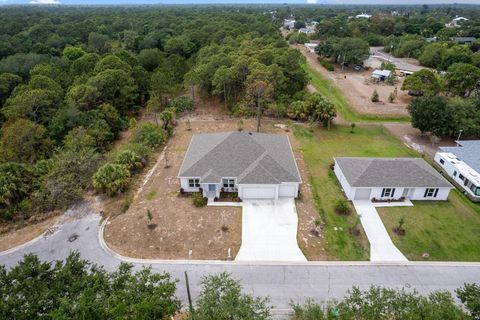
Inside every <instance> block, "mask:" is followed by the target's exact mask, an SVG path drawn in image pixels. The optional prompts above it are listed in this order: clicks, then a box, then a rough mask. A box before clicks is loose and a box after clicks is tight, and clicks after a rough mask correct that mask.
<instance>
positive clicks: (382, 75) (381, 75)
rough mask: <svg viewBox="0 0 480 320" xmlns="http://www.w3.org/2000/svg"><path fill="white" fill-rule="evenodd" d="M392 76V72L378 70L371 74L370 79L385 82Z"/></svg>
mask: <svg viewBox="0 0 480 320" xmlns="http://www.w3.org/2000/svg"><path fill="white" fill-rule="evenodd" d="M391 76H392V71H390V70H379V69H375V70H373V72H372V78H374V79H377V80H380V81H385V80H387V79H388V78H390V77H391Z"/></svg>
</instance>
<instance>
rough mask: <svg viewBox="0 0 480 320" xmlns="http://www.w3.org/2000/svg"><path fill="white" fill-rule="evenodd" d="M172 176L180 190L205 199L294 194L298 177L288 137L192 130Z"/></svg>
mask: <svg viewBox="0 0 480 320" xmlns="http://www.w3.org/2000/svg"><path fill="white" fill-rule="evenodd" d="M178 178H179V179H180V185H181V188H182V189H183V190H184V191H185V192H198V191H202V192H203V195H204V196H205V197H208V198H214V197H219V195H220V192H221V191H224V192H238V196H239V197H240V198H241V199H273V200H275V199H278V198H280V197H292V198H296V197H297V195H298V189H299V184H300V182H301V179H300V174H299V172H298V168H297V164H296V162H295V157H294V155H293V152H292V148H291V146H290V142H289V140H288V136H287V135H277V134H266V133H253V132H221V133H205V134H195V135H193V137H192V140H191V141H190V145H189V147H188V150H187V153H186V154H185V158H184V159H183V163H182V166H181V168H180V172H179V174H178Z"/></svg>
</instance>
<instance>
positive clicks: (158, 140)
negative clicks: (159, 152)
mask: <svg viewBox="0 0 480 320" xmlns="http://www.w3.org/2000/svg"><path fill="white" fill-rule="evenodd" d="M133 140H134V142H137V143H141V144H144V145H146V146H148V147H150V148H156V147H158V146H159V145H161V144H162V143H164V142H165V140H166V134H165V130H163V129H162V128H161V127H159V126H156V125H154V124H153V123H144V124H142V125H141V126H140V127H139V128H138V129H137V130H136V132H135V137H134V139H133Z"/></svg>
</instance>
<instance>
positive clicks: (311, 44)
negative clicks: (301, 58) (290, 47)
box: [304, 42, 318, 53]
mask: <svg viewBox="0 0 480 320" xmlns="http://www.w3.org/2000/svg"><path fill="white" fill-rule="evenodd" d="M304 46H305V48H307V49H308V51H310V52H311V53H315V48H316V47H318V43H315V42H307V43H305V44H304Z"/></svg>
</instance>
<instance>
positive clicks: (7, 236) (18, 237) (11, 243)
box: [0, 216, 58, 251]
mask: <svg viewBox="0 0 480 320" xmlns="http://www.w3.org/2000/svg"><path fill="white" fill-rule="evenodd" d="M57 218H58V217H56V216H53V217H50V218H48V219H45V220H43V221H40V222H37V223H35V224H29V225H26V226H24V227H18V228H13V229H12V230H10V231H8V232H5V233H2V234H0V251H5V250H8V249H11V248H14V247H16V246H19V245H21V244H24V243H26V242H28V241H30V240H33V239H35V238H36V237H38V236H40V235H41V234H43V233H44V232H45V231H47V229H48V228H49V227H51V226H52V225H54V224H55V222H56V220H57Z"/></svg>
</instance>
